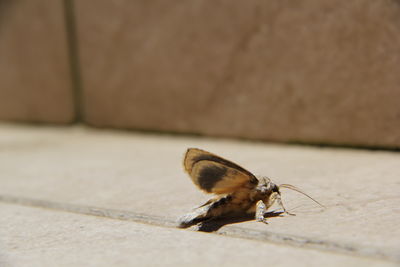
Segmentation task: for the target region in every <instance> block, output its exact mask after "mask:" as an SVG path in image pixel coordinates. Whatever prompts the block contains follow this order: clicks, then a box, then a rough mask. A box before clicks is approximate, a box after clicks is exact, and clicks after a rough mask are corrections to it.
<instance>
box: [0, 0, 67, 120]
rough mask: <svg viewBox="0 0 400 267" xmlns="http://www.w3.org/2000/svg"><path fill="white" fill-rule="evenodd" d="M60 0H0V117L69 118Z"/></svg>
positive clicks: (64, 33) (65, 45) (65, 49)
mask: <svg viewBox="0 0 400 267" xmlns="http://www.w3.org/2000/svg"><path fill="white" fill-rule="evenodd" d="M73 99H74V97H73V88H72V86H71V79H70V63H69V58H68V43H67V38H66V25H65V18H64V5H63V2H62V1H60V0H0V119H2V120H17V121H29V122H50V123H66V122H71V121H72V120H74V116H75V114H74V102H73Z"/></svg>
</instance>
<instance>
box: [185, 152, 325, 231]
mask: <svg viewBox="0 0 400 267" xmlns="http://www.w3.org/2000/svg"><path fill="white" fill-rule="evenodd" d="M183 164H184V168H185V171H186V172H187V173H188V174H189V175H190V178H191V179H192V181H193V182H194V184H196V185H197V186H198V187H199V188H200V189H201V190H203V191H205V192H207V193H213V194H216V197H215V198H212V199H210V200H209V201H207V202H206V203H204V204H203V205H201V206H200V207H198V208H196V209H194V211H193V212H191V213H188V214H186V215H184V216H183V217H181V218H180V220H179V226H180V227H182V228H186V227H189V226H191V225H194V224H197V223H199V222H203V221H207V220H209V219H214V218H217V217H222V216H238V215H239V216H240V215H245V214H253V213H254V214H255V218H256V220H257V221H262V222H265V223H266V219H265V217H264V215H265V213H266V212H267V210H268V208H269V207H271V206H272V204H274V202H275V201H277V203H278V204H279V205H280V206H281V207H282V209H283V212H284V213H286V214H290V215H294V214H291V213H289V212H288V211H287V210H286V209H285V207H284V206H283V203H282V201H281V193H280V191H279V189H280V188H282V187H285V188H289V189H292V190H295V191H298V192H300V193H302V194H304V195H306V196H307V197H309V198H311V197H310V196H308V195H307V194H305V193H303V192H302V191H300V190H299V189H298V188H296V187H294V186H292V185H289V184H281V185H279V186H278V185H276V184H274V183H273V182H271V180H270V179H269V178H267V177H256V176H255V175H253V174H252V173H251V172H249V171H247V170H245V169H244V168H242V167H240V166H239V165H237V164H235V163H233V162H231V161H228V160H226V159H223V158H221V157H219V156H217V155H214V154H212V153H210V152H207V151H204V150H201V149H197V148H189V149H188V150H187V152H186V154H185V158H184V162H183ZM311 199H312V198H311ZM312 200H314V199H312ZM314 201H315V202H317V201H316V200H314ZM317 203H318V202H317ZM318 204H319V205H321V204H320V203H318ZM321 206H322V205H321Z"/></svg>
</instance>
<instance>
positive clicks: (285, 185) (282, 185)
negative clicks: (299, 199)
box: [279, 184, 326, 208]
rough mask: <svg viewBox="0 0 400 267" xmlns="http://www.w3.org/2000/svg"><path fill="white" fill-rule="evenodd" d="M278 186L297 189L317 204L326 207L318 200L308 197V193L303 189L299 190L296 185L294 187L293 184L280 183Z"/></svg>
mask: <svg viewBox="0 0 400 267" xmlns="http://www.w3.org/2000/svg"><path fill="white" fill-rule="evenodd" d="M279 187H283V188H288V189H291V190H293V191H297V192H299V193H300V194H303V195H305V196H306V197H308V198H309V199H311V200H312V201H314V202H315V203H317V204H318V205H320V206H321V207H323V208H326V207H325V206H324V205H322V204H321V203H319V202H318V201H316V200H315V199H313V198H312V197H310V196H309V195H307V194H306V193H304V192H303V191H301V190H300V189H298V188H297V187H295V186H294V185H291V184H281V185H279Z"/></svg>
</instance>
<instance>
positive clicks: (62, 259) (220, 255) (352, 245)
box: [0, 124, 400, 266]
mask: <svg viewBox="0 0 400 267" xmlns="http://www.w3.org/2000/svg"><path fill="white" fill-rule="evenodd" d="M187 147H199V148H203V149H206V150H209V151H211V152H214V153H216V154H219V155H221V156H223V157H225V158H228V159H230V160H232V161H234V162H236V163H239V164H240V165H242V166H243V167H245V168H246V169H248V170H250V171H252V172H254V173H255V174H263V175H268V176H269V177H271V178H272V179H273V181H275V182H277V183H278V184H279V183H290V184H293V185H296V186H298V187H300V188H302V189H303V190H304V191H305V192H307V193H308V194H310V195H311V196H313V197H314V198H316V199H317V200H318V201H320V202H322V203H323V204H324V205H325V206H326V207H327V208H326V209H325V210H322V209H320V208H319V207H318V206H316V205H314V204H313V203H312V202H311V201H309V200H308V199H306V198H304V197H303V196H301V195H300V194H297V193H295V192H290V191H288V190H286V191H284V192H283V196H284V201H285V203H286V205H287V206H288V208H289V209H290V210H292V211H293V212H295V213H296V214H297V216H283V217H277V218H270V219H269V224H268V225H265V224H262V223H257V222H254V221H247V222H240V223H236V224H228V225H225V226H223V227H221V228H220V229H219V230H218V231H216V232H213V233H211V234H208V233H202V232H195V231H190V229H189V230H181V229H175V227H174V225H175V221H176V218H177V217H178V216H180V215H183V214H184V213H186V212H188V211H190V209H191V208H193V207H195V206H198V205H200V204H202V203H203V202H204V201H206V200H207V199H208V197H209V196H207V195H205V194H203V193H201V192H200V191H199V190H197V189H196V188H195V186H194V185H193V184H192V182H191V181H190V179H189V177H187V175H186V174H185V173H184V172H183V170H182V156H183V153H184V152H185V149H186V148H187ZM0 175H1V176H0V203H1V208H0V247H1V248H2V249H1V251H2V252H1V255H0V263H3V264H7V265H8V266H43V265H44V266H46V265H47V266H54V263H57V265H58V266H68V265H69V266H70V265H71V264H77V265H81V266H82V265H85V266H87V265H88V264H89V265H96V266H98V265H101V264H103V265H104V266H106V265H108V266H109V265H121V266H122V265H130V264H132V263H140V264H141V265H143V264H147V265H170V266H172V265H174V266H176V265H183V264H186V263H189V262H190V263H191V264H194V265H199V264H201V263H209V264H211V265H220V264H223V265H231V264H233V265H237V266H239V265H243V264H247V263H250V262H251V263H253V262H254V263H255V265H259V264H262V263H265V262H272V263H274V264H275V263H277V264H278V265H282V266H289V265H290V266H291V265H294V264H297V265H300V266H310V265H314V266H321V265H326V264H328V265H331V266H334V265H335V266H338V265H343V266H366V265H368V266H369V265H372V266H373V265H377V266H378V265H379V266H386V265H387V266H391V265H393V266H394V265H398V264H399V263H400V253H399V251H400V239H399V238H398V237H399V236H400V230H399V227H398V225H399V223H400V208H399V207H400V195H399V192H400V180H399V176H400V154H399V153H398V152H389V151H368V150H353V149H339V148H320V147H308V146H288V145H274V144H268V143H257V142H243V141H235V140H226V139H211V138H198V137H185V136H171V135H156V134H140V133H133V132H121V131H107V130H95V129H90V128H86V127H81V126H77V127H69V128H68V127H34V126H24V125H11V124H0ZM191 230H195V229H191ZM7 265H6V266H7Z"/></svg>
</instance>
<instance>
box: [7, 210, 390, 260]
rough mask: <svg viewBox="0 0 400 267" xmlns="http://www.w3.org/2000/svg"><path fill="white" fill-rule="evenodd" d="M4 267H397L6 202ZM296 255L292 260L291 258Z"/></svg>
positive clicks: (355, 258)
mask: <svg viewBox="0 0 400 267" xmlns="http://www.w3.org/2000/svg"><path fill="white" fill-rule="evenodd" d="M0 248H1V252H0V253H1V254H0V263H1V266H4V267H8V266H30V267H32V266H41V267H42V266H132V265H135V266H183V265H188V264H190V265H192V266H200V265H203V266H204V265H207V266H210V265H211V266H243V265H246V264H248V263H251V264H254V265H258V266H261V265H263V264H265V262H268V263H269V264H271V265H274V266H293V265H296V266H366V265H368V266H395V265H394V264H392V263H390V262H385V261H380V260H371V259H365V258H358V257H352V256H346V255H337V254H332V253H324V252H320V251H314V250H308V249H300V248H291V247H285V246H279V245H274V244H268V243H262V242H258V241H250V240H242V239H237V238H228V237H223V236H217V235H210V234H205V233H196V232H191V231H184V230H179V229H174V228H162V227H154V226H149V225H145V224H138V223H134V222H127V221H118V220H111V219H104V218H99V217H93V216H85V215H78V214H73V213H65V212H56V211H50V210H46V209H37V208H30V207H21V206H18V205H7V204H3V203H0ZM288 255H290V257H288Z"/></svg>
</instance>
